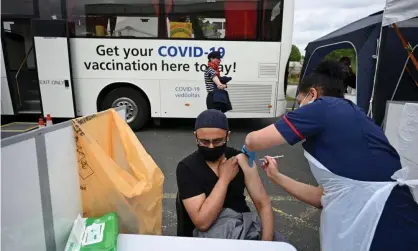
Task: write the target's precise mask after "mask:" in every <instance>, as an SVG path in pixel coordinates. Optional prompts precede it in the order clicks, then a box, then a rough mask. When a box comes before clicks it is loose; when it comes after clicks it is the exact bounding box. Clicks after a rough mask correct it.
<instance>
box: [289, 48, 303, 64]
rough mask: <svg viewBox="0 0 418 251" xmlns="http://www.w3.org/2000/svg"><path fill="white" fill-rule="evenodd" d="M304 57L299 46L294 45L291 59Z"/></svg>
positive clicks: (296, 59)
mask: <svg viewBox="0 0 418 251" xmlns="http://www.w3.org/2000/svg"><path fill="white" fill-rule="evenodd" d="M301 59H302V56H301V54H300V51H299V48H298V47H297V46H296V45H294V44H293V45H292V51H291V52H290V61H298V62H300V60H301Z"/></svg>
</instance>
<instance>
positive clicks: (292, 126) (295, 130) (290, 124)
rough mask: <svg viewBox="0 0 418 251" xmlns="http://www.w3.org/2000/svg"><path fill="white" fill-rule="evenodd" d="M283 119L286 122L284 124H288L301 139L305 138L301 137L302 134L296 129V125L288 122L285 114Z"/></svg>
mask: <svg viewBox="0 0 418 251" xmlns="http://www.w3.org/2000/svg"><path fill="white" fill-rule="evenodd" d="M283 119H284V121H285V122H286V124H288V125H289V126H290V128H291V129H292V130H293V132H294V133H295V134H296V135H297V136H298V137H299V138H300V139H301V140H303V139H305V137H303V135H302V134H301V133H300V132H299V131H298V129H296V127H295V126H294V125H293V124H292V123H290V121H289V119H287V117H286V116H283Z"/></svg>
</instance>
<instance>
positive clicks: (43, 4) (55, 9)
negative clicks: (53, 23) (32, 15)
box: [38, 0, 62, 19]
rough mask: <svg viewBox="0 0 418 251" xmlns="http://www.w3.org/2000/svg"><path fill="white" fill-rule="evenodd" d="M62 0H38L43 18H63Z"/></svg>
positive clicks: (40, 14)
mask: <svg viewBox="0 0 418 251" xmlns="http://www.w3.org/2000/svg"><path fill="white" fill-rule="evenodd" d="M61 2H62V0H38V4H39V16H40V18H41V19H61V18H62V16H61Z"/></svg>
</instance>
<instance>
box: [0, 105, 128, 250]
mask: <svg viewBox="0 0 418 251" xmlns="http://www.w3.org/2000/svg"><path fill="white" fill-rule="evenodd" d="M116 110H117V111H118V113H119V114H120V115H121V116H122V117H123V118H124V119H125V110H124V109H123V108H118V109H116ZM1 146H2V148H1V188H2V189H1V209H2V210H1V250H2V251H28V250H34V251H38V250H39V251H55V250H64V247H65V244H66V242H67V239H68V237H69V234H70V232H71V228H72V225H73V222H74V220H75V219H76V217H77V215H78V214H82V205H81V195H80V184H79V175H78V165H77V156H76V147H75V141H74V132H73V128H72V123H71V121H67V122H63V123H60V124H57V125H53V126H51V127H46V128H43V129H38V130H36V131H32V132H28V133H25V134H20V135H17V136H14V137H10V138H6V139H3V140H2V141H1Z"/></svg>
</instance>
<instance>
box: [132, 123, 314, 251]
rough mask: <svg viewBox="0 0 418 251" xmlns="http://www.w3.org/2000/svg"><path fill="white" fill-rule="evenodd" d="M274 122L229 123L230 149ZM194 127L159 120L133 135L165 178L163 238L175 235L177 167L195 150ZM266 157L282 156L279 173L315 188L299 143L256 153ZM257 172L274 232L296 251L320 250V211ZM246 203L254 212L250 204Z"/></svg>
mask: <svg viewBox="0 0 418 251" xmlns="http://www.w3.org/2000/svg"><path fill="white" fill-rule="evenodd" d="M274 121H275V119H271V120H270V119H269V120H266V119H235V120H230V127H231V132H232V133H231V136H230V142H229V143H228V144H229V146H232V147H235V148H237V149H241V147H242V144H243V142H244V139H245V136H246V135H247V134H248V133H249V132H251V131H254V130H257V129H260V128H263V127H264V126H267V125H269V124H271V123H273V122H274ZM193 126H194V119H164V120H161V125H159V126H150V127H149V128H146V129H144V130H142V131H141V132H137V133H136V135H137V136H138V138H139V140H140V142H141V143H142V144H143V145H144V147H145V148H146V149H147V151H148V153H149V154H150V155H151V156H152V157H153V159H154V161H155V162H156V163H157V164H158V166H159V167H160V168H161V170H162V171H163V173H164V176H165V183H164V201H163V234H164V235H171V236H173V235H174V236H175V235H176V226H177V225H176V224H177V223H176V222H177V220H176V205H175V198H176V193H177V184H176V166H177V163H178V162H179V161H180V160H181V159H183V158H184V157H185V156H187V155H189V154H190V153H192V152H193V151H195V150H196V143H195V138H194V136H193ZM266 154H268V155H271V156H275V155H282V154H283V155H284V158H281V159H280V162H279V168H280V170H281V172H283V173H284V174H286V175H288V176H290V177H292V178H294V179H296V180H298V181H301V182H305V183H308V184H312V185H316V182H315V179H314V178H313V176H312V174H311V172H310V170H309V166H308V163H307V161H306V159H305V158H304V156H303V149H302V146H301V145H300V144H297V145H295V146H288V145H285V146H280V147H277V148H274V149H268V150H266V151H263V152H258V153H257V157H260V158H261V157H263V156H264V155H266ZM259 173H260V176H261V178H262V180H263V183H264V186H265V188H266V191H267V193H268V195H269V196H270V198H271V201H272V207H273V213H274V219H275V228H276V230H278V231H279V232H280V233H282V234H283V235H285V236H286V237H287V238H288V240H289V242H290V243H291V244H292V245H294V246H295V247H296V248H297V250H298V251H308V250H309V251H319V250H320V245H319V232H318V228H319V216H320V210H317V209H315V208H314V207H311V206H308V205H306V204H305V203H303V202H300V201H297V200H296V199H295V198H293V197H291V196H289V194H287V193H286V192H285V191H284V190H283V189H281V188H280V187H278V186H276V185H274V184H273V183H272V182H271V181H270V180H269V179H268V178H267V176H266V175H265V173H264V172H263V171H262V170H261V169H259ZM248 204H249V206H250V207H251V208H252V209H253V210H255V207H254V205H252V203H251V202H250V201H248Z"/></svg>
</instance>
